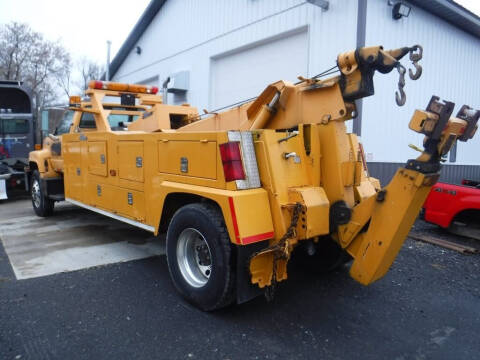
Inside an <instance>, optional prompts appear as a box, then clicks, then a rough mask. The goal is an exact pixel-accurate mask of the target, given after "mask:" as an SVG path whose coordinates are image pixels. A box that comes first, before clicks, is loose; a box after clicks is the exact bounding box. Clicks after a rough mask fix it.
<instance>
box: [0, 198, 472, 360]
mask: <svg viewBox="0 0 480 360" xmlns="http://www.w3.org/2000/svg"><path fill="white" fill-rule="evenodd" d="M1 206H4V204H0V207H1ZM417 230H418V231H426V232H435V231H438V230H437V229H435V228H433V227H430V226H428V225H424V224H423V223H421V222H418V224H417ZM289 275H290V279H289V280H287V281H286V282H283V283H281V284H280V286H279V288H278V291H277V293H276V297H275V300H274V301H273V302H271V303H267V302H266V301H265V299H264V298H263V297H260V298H257V299H255V300H253V301H251V302H248V303H246V304H243V305H239V306H232V307H229V308H227V309H223V310H221V311H217V312H214V313H204V312H201V311H199V310H197V309H196V308H193V307H192V306H190V305H189V304H187V303H185V302H184V301H183V300H181V299H180V298H179V296H178V294H177V293H176V291H175V289H174V287H173V285H172V283H171V281H170V279H169V275H168V269H167V264H166V259H165V257H164V256H163V255H162V256H154V257H150V258H147V259H141V260H134V261H129V262H122V263H114V264H108V265H103V266H97V267H93V268H87V269H82V270H77V271H72V272H64V273H57V274H54V275H49V276H44V277H36V278H30V279H23V280H16V277H15V274H14V272H13V271H12V268H11V266H10V263H9V260H8V257H7V256H6V254H5V251H4V248H3V247H2V246H0V359H232V360H233V359H396V360H400V359H404V360H406V359H476V358H478V357H479V355H478V354H479V353H480V340H479V334H480V256H479V255H463V254H459V253H456V252H454V251H451V250H446V249H442V248H439V247H436V246H433V245H430V244H425V243H420V242H416V241H414V240H411V239H407V241H406V243H405V245H404V246H403V248H402V250H401V252H400V254H399V256H398V258H397V259H396V261H395V263H394V265H393V266H392V268H391V270H390V272H389V273H388V274H387V275H386V276H385V277H384V278H383V279H381V280H379V281H378V282H376V283H375V284H373V285H371V286H369V287H363V286H362V285H359V284H358V283H356V282H355V281H353V280H352V279H351V278H350V277H349V276H348V269H347V268H342V269H340V270H339V271H336V272H334V273H332V274H329V275H327V276H321V277H318V276H314V275H312V274H308V273H304V272H302V271H300V270H298V269H291V271H290V274H289Z"/></svg>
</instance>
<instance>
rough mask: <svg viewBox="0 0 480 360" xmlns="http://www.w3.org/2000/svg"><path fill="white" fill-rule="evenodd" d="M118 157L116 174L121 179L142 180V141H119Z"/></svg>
mask: <svg viewBox="0 0 480 360" xmlns="http://www.w3.org/2000/svg"><path fill="white" fill-rule="evenodd" d="M118 159H119V164H118V176H119V178H120V179H121V180H129V181H135V182H141V183H143V182H144V174H143V167H144V163H143V160H144V154H143V141H130V140H121V141H119V142H118Z"/></svg>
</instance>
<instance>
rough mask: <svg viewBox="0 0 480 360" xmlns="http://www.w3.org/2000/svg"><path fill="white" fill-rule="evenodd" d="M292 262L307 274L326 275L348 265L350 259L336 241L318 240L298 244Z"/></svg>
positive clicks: (329, 239)
mask: <svg viewBox="0 0 480 360" xmlns="http://www.w3.org/2000/svg"><path fill="white" fill-rule="evenodd" d="M312 252H313V254H312ZM292 260H293V262H294V264H297V265H298V266H300V267H302V268H304V269H305V270H307V271H309V272H312V273H315V274H326V273H329V272H332V271H334V270H336V269H338V268H339V267H341V266H342V265H344V264H346V263H348V262H349V261H350V260H351V257H350V255H349V254H348V253H347V252H346V251H345V250H343V249H342V247H341V246H340V245H339V244H338V243H337V242H336V241H334V240H332V239H331V238H320V240H319V241H318V242H317V243H314V242H313V241H302V242H300V244H299V245H298V247H297V248H295V250H294V251H293V253H292Z"/></svg>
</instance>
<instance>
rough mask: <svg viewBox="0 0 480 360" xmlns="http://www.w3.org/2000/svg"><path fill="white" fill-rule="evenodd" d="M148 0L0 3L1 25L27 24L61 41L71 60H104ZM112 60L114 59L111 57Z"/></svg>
mask: <svg viewBox="0 0 480 360" xmlns="http://www.w3.org/2000/svg"><path fill="white" fill-rule="evenodd" d="M149 2H150V0H80V1H75V0H0V24H6V23H9V22H12V21H17V22H22V23H27V24H29V25H30V26H31V27H32V28H33V29H34V30H35V31H38V32H40V33H43V34H44V35H45V37H46V38H48V39H50V40H54V41H57V40H59V41H61V42H62V43H63V45H64V46H65V47H66V48H67V49H68V50H70V52H71V53H72V55H73V57H74V58H78V57H80V56H86V57H87V58H90V59H92V60H96V61H97V62H102V63H105V61H106V51H107V50H106V48H107V45H106V42H107V40H111V41H112V55H114V54H115V53H116V52H117V51H118V49H119V48H120V46H122V44H123V42H124V40H125V39H126V38H127V36H128V34H129V33H130V31H131V30H132V28H133V26H134V25H135V23H136V22H137V20H138V19H139V18H140V15H141V14H142V13H143V11H144V10H145V8H146V7H147V5H148V3H149ZM112 58H113V56H112Z"/></svg>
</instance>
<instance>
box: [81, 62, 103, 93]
mask: <svg viewBox="0 0 480 360" xmlns="http://www.w3.org/2000/svg"><path fill="white" fill-rule="evenodd" d="M78 68H79V71H80V83H79V84H78V87H79V88H80V89H81V90H82V92H84V91H85V90H87V87H88V82H89V81H90V80H98V79H100V78H101V77H102V75H103V73H104V72H105V67H104V66H102V65H99V64H98V63H96V62H95V61H92V60H89V59H87V58H85V57H83V58H81V59H80V61H79V62H78Z"/></svg>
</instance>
